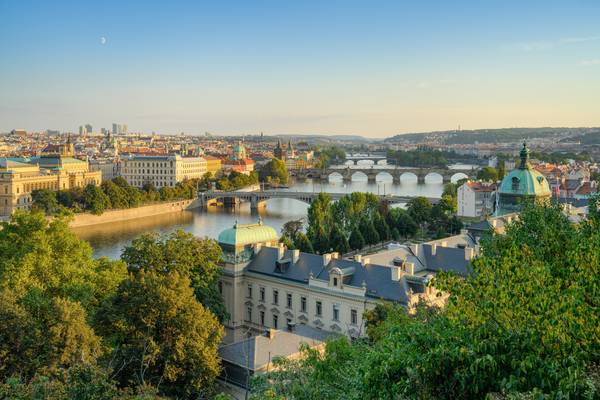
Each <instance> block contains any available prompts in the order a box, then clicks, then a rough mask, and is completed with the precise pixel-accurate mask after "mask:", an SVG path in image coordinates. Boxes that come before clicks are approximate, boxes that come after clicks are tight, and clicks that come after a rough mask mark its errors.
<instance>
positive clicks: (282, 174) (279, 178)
mask: <svg viewBox="0 0 600 400" xmlns="http://www.w3.org/2000/svg"><path fill="white" fill-rule="evenodd" d="M258 176H259V178H260V180H261V181H262V182H269V183H277V184H278V183H281V184H286V183H287V182H288V178H289V175H288V170H287V168H286V167H285V163H284V162H283V161H282V160H280V159H278V158H273V159H271V161H269V162H268V163H266V164H265V165H263V166H262V168H261V169H260V172H259V174H258Z"/></svg>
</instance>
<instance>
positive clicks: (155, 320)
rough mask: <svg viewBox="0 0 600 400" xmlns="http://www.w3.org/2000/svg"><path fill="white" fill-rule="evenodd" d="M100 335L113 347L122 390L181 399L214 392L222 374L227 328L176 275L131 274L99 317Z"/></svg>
mask: <svg viewBox="0 0 600 400" xmlns="http://www.w3.org/2000/svg"><path fill="white" fill-rule="evenodd" d="M99 321H100V324H99V325H100V327H101V328H100V331H101V332H102V333H103V334H104V335H105V336H106V337H109V338H110V340H111V342H113V343H114V344H115V350H114V353H113V355H112V358H113V359H114V364H115V365H116V366H118V367H116V368H115V369H116V379H117V380H118V381H119V382H120V384H121V385H131V384H134V385H152V386H154V387H156V388H158V390H159V391H160V393H162V394H165V395H168V396H177V397H178V398H182V397H184V398H188V397H197V396H199V395H200V394H201V393H206V392H207V391H208V390H210V387H211V386H212V383H213V381H214V379H215V377H216V376H217V375H218V373H219V371H220V360H219V357H218V354H217V351H218V347H219V345H220V343H221V339H222V337H223V327H222V326H221V325H220V324H219V322H218V320H217V318H216V317H215V316H214V315H213V314H212V313H211V312H210V311H209V310H207V309H206V308H204V307H203V306H202V304H200V303H199V302H198V301H197V300H196V298H195V296H194V292H193V290H192V288H191V282H190V280H189V279H188V278H187V277H185V276H182V275H180V274H179V273H178V272H171V273H161V274H158V273H156V272H146V271H144V270H141V271H139V272H138V273H136V274H134V275H131V276H130V278H129V279H127V280H125V281H124V282H123V283H122V284H121V286H120V287H119V289H118V292H117V294H116V296H115V297H114V299H113V300H112V302H110V303H108V304H106V305H105V307H104V308H103V310H102V311H101V312H100V318H99Z"/></svg>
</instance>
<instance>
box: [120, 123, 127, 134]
mask: <svg viewBox="0 0 600 400" xmlns="http://www.w3.org/2000/svg"><path fill="white" fill-rule="evenodd" d="M121 133H122V134H124V135H126V134H127V124H123V126H122V127H121Z"/></svg>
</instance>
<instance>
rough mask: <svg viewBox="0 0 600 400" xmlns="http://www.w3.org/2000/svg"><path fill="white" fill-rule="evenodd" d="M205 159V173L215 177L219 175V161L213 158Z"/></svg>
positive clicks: (217, 158) (207, 157)
mask: <svg viewBox="0 0 600 400" xmlns="http://www.w3.org/2000/svg"><path fill="white" fill-rule="evenodd" d="M204 158H205V159H206V172H210V175H211V176H217V175H219V174H220V173H221V159H220V158H219V157H215V156H204Z"/></svg>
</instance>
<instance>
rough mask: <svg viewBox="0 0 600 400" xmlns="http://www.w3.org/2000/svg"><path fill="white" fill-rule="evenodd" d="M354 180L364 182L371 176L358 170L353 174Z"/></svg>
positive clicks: (352, 178)
mask: <svg viewBox="0 0 600 400" xmlns="http://www.w3.org/2000/svg"><path fill="white" fill-rule="evenodd" d="M350 179H351V180H352V182H363V181H367V180H368V179H369V176H368V175H367V174H365V173H364V172H362V171H356V172H354V173H353V174H352V175H351V176H350Z"/></svg>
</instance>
